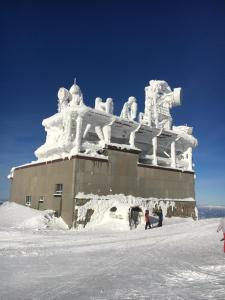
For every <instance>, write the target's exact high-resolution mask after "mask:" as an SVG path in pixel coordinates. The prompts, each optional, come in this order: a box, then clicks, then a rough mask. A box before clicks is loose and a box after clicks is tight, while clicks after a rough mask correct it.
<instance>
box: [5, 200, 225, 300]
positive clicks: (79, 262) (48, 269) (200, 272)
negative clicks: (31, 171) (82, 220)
mask: <svg viewBox="0 0 225 300" xmlns="http://www.w3.org/2000/svg"><path fill="white" fill-rule="evenodd" d="M22 210H23V211H22ZM46 215H51V213H50V212H46V211H45V212H39V211H34V210H32V209H30V208H27V207H20V206H19V205H16V204H13V203H12V204H9V203H7V204H3V205H1V206H0V276H1V281H0V299H4V300H5V299H6V300H7V299H10V300H11V299H12V300H13V299H21V300H22V299H23V300H24V299H29V300H30V299H78V300H80V299H81V300H88V299H90V300H103V299H104V300H106V299H107V300H126V299H127V300H128V299H129V300H130V299H132V300H137V299H160V300H161V299H171V300H174V299H185V300H190V299H201V300H202V299H219V300H220V299H221V300H222V299H223V300H224V299H225V283H224V274H225V254H224V253H223V242H220V238H221V233H220V234H219V233H216V228H217V226H218V223H219V220H218V219H204V220H200V221H193V220H191V219H179V218H172V219H165V221H164V224H163V227H159V228H158V227H154V228H153V229H150V230H146V231H145V230H144V228H143V224H141V225H139V227H138V228H137V230H131V231H128V230H125V231H124V230H122V231H121V230H119V228H117V227H115V228H114V230H113V227H112V226H111V225H110V224H109V223H107V222H106V223H104V226H99V228H98V229H97V228H95V230H91V229H86V230H78V231H77V230H58V229H57V226H54V222H52V223H53V225H52V226H48V225H46V223H45V221H44V219H45V218H43V219H42V218H41V216H46ZM52 218H53V217H52ZM35 219H37V220H39V221H37V222H36V225H34V223H35V222H34V220H35ZM53 219H54V218H53ZM58 221H59V222H60V223H62V220H58ZM56 223H57V222H56V220H55V224H56ZM22 224H27V226H24V225H23V226H22ZM28 224H30V225H32V224H33V226H30V229H29V226H28ZM37 224H39V225H38V226H37ZM41 224H45V226H41ZM49 228H51V229H55V230H49ZM64 228H66V227H64ZM56 229H57V230H56ZM60 229H62V227H61V226H60ZM92 229H93V228H92Z"/></svg>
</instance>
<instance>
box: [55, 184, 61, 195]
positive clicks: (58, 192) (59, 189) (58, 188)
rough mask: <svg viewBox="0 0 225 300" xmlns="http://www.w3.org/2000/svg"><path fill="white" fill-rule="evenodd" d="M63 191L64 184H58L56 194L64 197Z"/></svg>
mask: <svg viewBox="0 0 225 300" xmlns="http://www.w3.org/2000/svg"><path fill="white" fill-rule="evenodd" d="M62 191H63V184H62V183H57V184H56V185H55V194H57V195H62Z"/></svg>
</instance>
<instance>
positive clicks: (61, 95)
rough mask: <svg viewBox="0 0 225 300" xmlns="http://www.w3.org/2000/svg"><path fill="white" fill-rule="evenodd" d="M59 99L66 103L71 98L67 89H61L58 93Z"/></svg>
mask: <svg viewBox="0 0 225 300" xmlns="http://www.w3.org/2000/svg"><path fill="white" fill-rule="evenodd" d="M58 98H59V100H60V101H61V102H63V101H66V100H67V99H68V98H69V91H68V90H67V89H65V88H63V87H62V88H60V89H59V91H58Z"/></svg>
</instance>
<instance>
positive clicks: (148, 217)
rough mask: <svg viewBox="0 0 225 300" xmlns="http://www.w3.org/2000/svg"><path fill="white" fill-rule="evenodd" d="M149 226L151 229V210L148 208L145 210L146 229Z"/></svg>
mask: <svg viewBox="0 0 225 300" xmlns="http://www.w3.org/2000/svg"><path fill="white" fill-rule="evenodd" d="M147 228H149V229H150V228H152V227H151V223H150V215H149V210H148V209H146V211H145V230H146V229H147Z"/></svg>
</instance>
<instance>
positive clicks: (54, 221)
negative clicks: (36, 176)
mask: <svg viewBox="0 0 225 300" xmlns="http://www.w3.org/2000/svg"><path fill="white" fill-rule="evenodd" d="M0 227H7V228H18V229H32V230H43V229H53V230H54V229H64V230H65V229H68V226H67V225H66V224H65V222H64V221H63V219H62V218H56V217H55V216H54V211H53V210H44V211H40V210H36V209H33V208H30V207H27V206H23V205H19V204H17V203H14V202H5V203H3V204H2V205H1V206H0Z"/></svg>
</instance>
